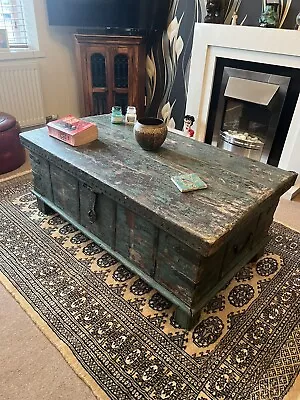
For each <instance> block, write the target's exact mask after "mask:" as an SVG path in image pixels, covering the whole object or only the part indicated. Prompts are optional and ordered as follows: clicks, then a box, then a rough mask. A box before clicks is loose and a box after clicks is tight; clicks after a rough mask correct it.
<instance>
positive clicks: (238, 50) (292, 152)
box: [186, 23, 300, 173]
mask: <svg viewBox="0 0 300 400" xmlns="http://www.w3.org/2000/svg"><path fill="white" fill-rule="evenodd" d="M217 57H222V58H229V59H234V60H244V61H252V62H256V63H264V64H272V65H282V66H285V67H293V68H298V69H299V70H300V32H299V31H293V30H286V29H270V28H257V27H245V26H231V25H215V24H200V23H197V24H196V26H195V33H194V42H193V50H192V60H191V71H190V78H189V91H188V100H187V107H186V114H190V115H194V116H195V118H196V122H195V131H196V133H195V139H196V140H199V141H204V137H205V133H206V125H207V119H208V114H209V107H210V99H211V94H212V87H213V82H214V74H215V67H216V61H217ZM299 89H300V88H299ZM279 167H280V168H283V169H286V170H293V171H296V172H298V173H300V97H299V98H298V102H297V105H296V108H295V112H294V115H293V119H292V122H291V125H290V129H289V132H288V136H287V139H286V142H285V145H284V149H283V152H282V155H281V159H280V163H279Z"/></svg>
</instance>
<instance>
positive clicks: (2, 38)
mask: <svg viewBox="0 0 300 400" xmlns="http://www.w3.org/2000/svg"><path fill="white" fill-rule="evenodd" d="M2 51H9V43H8V36H7V30H6V29H2V28H1V29H0V52H2Z"/></svg>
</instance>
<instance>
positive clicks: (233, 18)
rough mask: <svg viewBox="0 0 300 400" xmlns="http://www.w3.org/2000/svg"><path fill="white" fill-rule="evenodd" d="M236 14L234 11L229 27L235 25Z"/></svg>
mask: <svg viewBox="0 0 300 400" xmlns="http://www.w3.org/2000/svg"><path fill="white" fill-rule="evenodd" d="M238 17H239V16H238V14H237V12H236V11H234V13H233V15H232V19H231V25H237V20H238Z"/></svg>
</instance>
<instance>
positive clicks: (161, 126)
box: [133, 118, 168, 151]
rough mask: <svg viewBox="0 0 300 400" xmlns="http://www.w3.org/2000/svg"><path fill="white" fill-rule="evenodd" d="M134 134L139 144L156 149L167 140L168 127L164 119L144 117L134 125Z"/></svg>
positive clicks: (147, 148) (145, 147)
mask: <svg viewBox="0 0 300 400" xmlns="http://www.w3.org/2000/svg"><path fill="white" fill-rule="evenodd" d="M133 131H134V134H135V138H136V141H137V142H138V144H139V145H140V146H141V147H142V148H143V149H144V150H147V151H155V150H158V149H159V148H160V146H161V145H162V144H163V142H164V141H165V139H166V137H167V134H168V128H167V125H166V124H165V123H164V121H163V120H162V119H158V118H143V119H140V120H138V121H137V122H136V123H135V125H134V129H133Z"/></svg>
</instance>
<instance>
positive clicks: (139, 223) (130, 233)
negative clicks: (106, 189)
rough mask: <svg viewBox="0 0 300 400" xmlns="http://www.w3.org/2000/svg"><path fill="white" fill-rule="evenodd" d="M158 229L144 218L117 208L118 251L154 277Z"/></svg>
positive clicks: (122, 208)
mask: <svg viewBox="0 0 300 400" xmlns="http://www.w3.org/2000/svg"><path fill="white" fill-rule="evenodd" d="M156 238H157V228H156V227H155V226H154V225H152V224H151V223H150V222H148V221H146V220H145V219H144V218H142V217H140V216H138V215H136V214H135V213H133V212H131V211H129V210H127V209H126V208H124V207H122V206H120V205H118V206H117V221H116V251H117V252H118V253H120V254H121V255H122V256H123V257H125V258H127V259H128V260H130V261H131V262H132V263H133V264H134V265H136V266H138V267H139V268H140V269H142V270H143V271H145V272H146V273H147V274H148V275H150V276H153V274H154V266H155V256H156Z"/></svg>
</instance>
